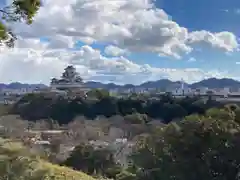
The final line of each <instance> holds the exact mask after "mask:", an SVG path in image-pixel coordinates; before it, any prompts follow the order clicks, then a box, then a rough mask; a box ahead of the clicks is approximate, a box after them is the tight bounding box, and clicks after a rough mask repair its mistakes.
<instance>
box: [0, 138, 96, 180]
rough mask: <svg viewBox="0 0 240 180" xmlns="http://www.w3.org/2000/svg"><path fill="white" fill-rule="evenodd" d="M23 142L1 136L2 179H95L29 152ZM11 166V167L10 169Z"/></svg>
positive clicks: (0, 166)
mask: <svg viewBox="0 0 240 180" xmlns="http://www.w3.org/2000/svg"><path fill="white" fill-rule="evenodd" d="M29 151H30V150H28V149H26V148H25V147H24V146H23V145H22V144H21V143H18V142H12V141H10V140H4V139H1V138H0V153H1V156H0V160H1V164H0V179H3V178H4V177H10V179H24V180H34V179H36V180H37V179H43V180H47V179H49V178H50V179H52V180H94V178H92V177H91V176H88V175H86V174H85V173H82V172H79V171H74V170H72V169H70V168H67V167H62V166H58V165H54V164H51V163H49V162H47V161H45V160H41V159H40V158H38V157H37V156H36V155H34V154H31V153H29ZM9 168H10V169H9Z"/></svg>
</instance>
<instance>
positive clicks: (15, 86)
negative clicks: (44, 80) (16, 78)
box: [0, 82, 47, 89]
mask: <svg viewBox="0 0 240 180" xmlns="http://www.w3.org/2000/svg"><path fill="white" fill-rule="evenodd" d="M45 87H47V86H46V85H44V84H22V83H19V82H14V83H10V84H4V83H0V89H3V88H6V89H22V88H45Z"/></svg>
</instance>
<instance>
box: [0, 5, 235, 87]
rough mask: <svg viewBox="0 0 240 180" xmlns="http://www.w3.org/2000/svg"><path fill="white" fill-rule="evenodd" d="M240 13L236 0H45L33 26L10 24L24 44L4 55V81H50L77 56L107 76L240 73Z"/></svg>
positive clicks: (86, 71) (128, 79) (88, 70)
mask: <svg viewBox="0 0 240 180" xmlns="http://www.w3.org/2000/svg"><path fill="white" fill-rule="evenodd" d="M1 3H3V1H0V7H1V6H2V7H3V4H2V5H1ZM78 9H80V11H78ZM239 19H240V1H239V0H201V1H200V0H155V1H150V0H121V1H116V0H91V1H90V0H89V1H83V0H69V1H66V0H57V1H52V0H44V5H43V7H41V9H40V11H39V13H38V15H37V16H36V18H35V21H34V23H33V24H32V25H30V26H27V25H24V24H22V23H20V24H19V23H18V24H13V25H12V27H13V30H14V31H15V32H16V34H17V35H18V37H19V40H18V41H17V46H16V48H15V50H19V51H11V52H10V51H8V50H6V51H3V53H2V54H1V59H2V60H1V61H0V63H1V64H0V81H2V82H10V81H22V82H36V81H38V82H43V83H48V81H49V79H50V78H51V77H55V76H57V77H59V76H60V75H61V72H62V69H63V68H64V66H65V65H67V64H69V63H73V62H74V63H73V64H74V65H76V67H77V69H78V71H79V72H80V74H81V75H82V76H83V78H85V79H86V80H97V81H103V82H108V81H111V79H116V81H118V82H119V83H136V84H138V83H141V82H144V81H148V80H157V79H161V78H169V79H171V80H180V79H181V78H183V79H184V80H185V81H189V82H193V81H198V80H201V79H204V78H208V77H212V76H213V77H215V76H216V77H219V78H222V77H230V78H235V79H238V80H240V72H239V66H240V63H239V62H240V51H239V50H238V48H239V47H238V46H239V44H240V41H239V37H240V21H239ZM110 45H114V48H113V47H111V48H110V47H109V46H110ZM108 48H110V50H111V52H110V53H108V52H107V49H108ZM116 48H119V49H116ZM33 51H34V52H35V54H31V55H29V52H33ZM112 51H115V52H116V51H118V52H120V51H121V53H120V54H118V55H116V54H115V55H114V54H113V52H112ZM126 52H127V53H126ZM62 54H65V56H63V55H62ZM53 62H54V63H53ZM185 70H186V71H187V72H185ZM189 71H190V72H189ZM13 72H15V73H13ZM26 72H32V73H31V74H32V76H29V75H28V74H27V73H26ZM42 72H44V73H42Z"/></svg>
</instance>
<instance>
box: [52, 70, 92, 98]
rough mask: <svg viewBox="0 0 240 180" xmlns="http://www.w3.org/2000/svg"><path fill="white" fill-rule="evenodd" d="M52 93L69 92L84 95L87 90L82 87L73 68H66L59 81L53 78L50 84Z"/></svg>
mask: <svg viewBox="0 0 240 180" xmlns="http://www.w3.org/2000/svg"><path fill="white" fill-rule="evenodd" d="M50 87H51V91H52V92H61V91H71V92H76V93H78V94H79V93H80V92H82V93H83V94H85V93H86V92H87V91H88V90H89V89H87V88H85V87H84V85H83V80H82V78H81V77H80V76H79V74H78V73H77V72H76V69H75V67H73V66H67V67H66V68H65V69H64V72H63V74H62V76H61V79H56V78H53V79H52V80H51V83H50Z"/></svg>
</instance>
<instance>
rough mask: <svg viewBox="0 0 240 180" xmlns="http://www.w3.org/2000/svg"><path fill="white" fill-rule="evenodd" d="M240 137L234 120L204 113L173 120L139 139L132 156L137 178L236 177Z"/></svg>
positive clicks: (220, 178)
mask: <svg viewBox="0 0 240 180" xmlns="http://www.w3.org/2000/svg"><path fill="white" fill-rule="evenodd" d="M214 115H215V113H214ZM239 138H240V127H239V125H238V124H237V123H235V122H234V120H228V121H223V120H222V119H221V120H217V119H213V118H211V117H204V118H202V119H195V120H194V119H191V121H189V120H185V121H181V122H178V123H171V124H169V125H168V126H166V127H164V128H161V129H160V130H158V131H156V132H155V133H153V134H150V135H148V136H145V137H142V138H141V139H139V141H138V145H137V148H136V149H135V151H134V153H133V154H132V156H131V159H132V160H133V162H134V165H135V166H137V170H136V171H135V173H134V174H135V175H136V177H137V179H138V180H145V179H151V180H155V179H156V180H158V179H164V180H167V179H169V180H170V179H175V180H185V179H194V180H202V179H205V180H212V179H218V180H226V179H235V178H236V177H238V174H239V164H240V155H239V153H238V152H239V150H240V144H239Z"/></svg>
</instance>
